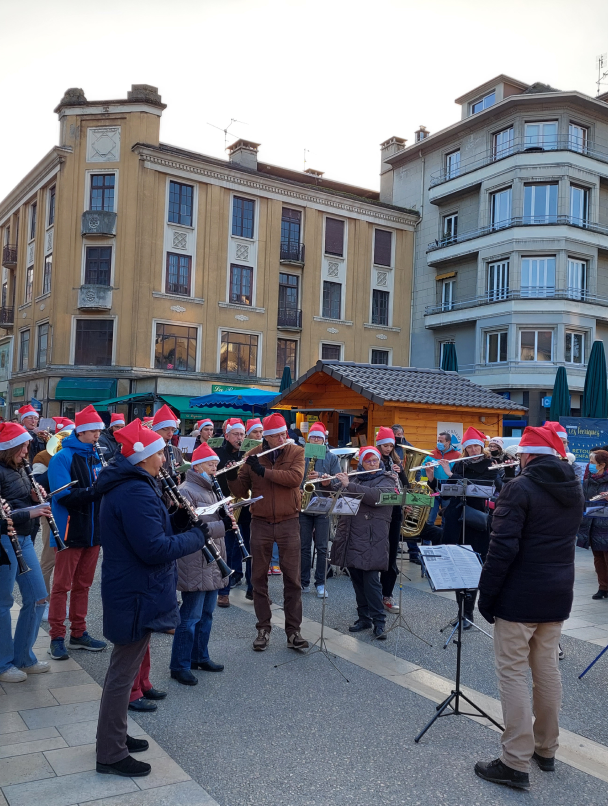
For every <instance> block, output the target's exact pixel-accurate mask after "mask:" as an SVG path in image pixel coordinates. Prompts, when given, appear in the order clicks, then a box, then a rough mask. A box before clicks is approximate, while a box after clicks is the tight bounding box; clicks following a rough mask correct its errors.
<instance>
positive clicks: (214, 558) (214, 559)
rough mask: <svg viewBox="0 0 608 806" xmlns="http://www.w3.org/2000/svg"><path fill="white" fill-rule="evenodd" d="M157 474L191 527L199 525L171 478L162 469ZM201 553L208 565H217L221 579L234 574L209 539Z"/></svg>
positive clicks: (194, 510)
mask: <svg viewBox="0 0 608 806" xmlns="http://www.w3.org/2000/svg"><path fill="white" fill-rule="evenodd" d="M158 472H159V475H160V477H161V479H163V478H164V480H165V481H166V483H167V485H168V486H169V488H170V490H171V492H172V494H173V497H175V499H176V500H177V502H178V506H183V508H184V509H185V510H186V512H187V513H188V515H189V516H190V520H191V522H192V525H193V526H198V525H200V519H199V516H198V515H197V514H196V509H195V508H194V507H193V506H192V504H191V503H190V501H188V499H187V498H186V496H185V495H183V493H182V492H181V490H180V489H179V488H178V486H177V484H176V483H175V482H174V481H173V479H172V478H171V476H170V475H169V474H168V473H167V471H166V470H164V469H163V468H162V467H161V468H160V470H159V471H158ZM202 552H203V556H204V557H205V559H206V560H207V562H208V563H210V564H211V563H217V567H218V568H219V569H220V572H221V574H222V577H229V576H231V575H232V574H234V571H233V570H232V568H230V567H229V566H228V565H227V564H226V563H225V562H224V559H223V557H222V555H221V554H220V552H219V549H218V547H217V546H216V545H215V543H214V542H213V540H212V539H211V538H210V537H209V538H207V540H206V542H205V545H204V546H203V548H202Z"/></svg>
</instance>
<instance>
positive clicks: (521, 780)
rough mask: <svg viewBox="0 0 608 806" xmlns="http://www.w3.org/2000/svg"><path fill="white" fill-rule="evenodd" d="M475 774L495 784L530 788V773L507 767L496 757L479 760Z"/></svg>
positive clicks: (515, 787)
mask: <svg viewBox="0 0 608 806" xmlns="http://www.w3.org/2000/svg"><path fill="white" fill-rule="evenodd" d="M475 775H478V776H479V777H480V778H483V780H484V781H491V782H492V783H493V784H503V786H512V787H513V788H514V789H530V776H529V775H528V773H527V772H519V770H513V769H511V767H507V765H506V764H503V763H502V761H501V760H500V759H499V758H495V759H494V761H478V762H477V764H476V765H475Z"/></svg>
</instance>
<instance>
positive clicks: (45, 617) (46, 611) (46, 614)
mask: <svg viewBox="0 0 608 806" xmlns="http://www.w3.org/2000/svg"><path fill="white" fill-rule="evenodd" d="M42 620H43V621H48V620H49V603H48V602H47V603H46V605H45V606H44V613H43V614H42Z"/></svg>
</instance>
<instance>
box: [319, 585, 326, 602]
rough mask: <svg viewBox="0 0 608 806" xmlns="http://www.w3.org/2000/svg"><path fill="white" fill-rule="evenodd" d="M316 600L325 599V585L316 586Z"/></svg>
mask: <svg viewBox="0 0 608 806" xmlns="http://www.w3.org/2000/svg"><path fill="white" fill-rule="evenodd" d="M317 599H327V591H326V590H325V585H317Z"/></svg>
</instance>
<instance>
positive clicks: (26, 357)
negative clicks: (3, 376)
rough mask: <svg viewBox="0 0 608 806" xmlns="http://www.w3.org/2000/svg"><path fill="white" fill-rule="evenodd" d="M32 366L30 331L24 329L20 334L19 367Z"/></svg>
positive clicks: (27, 367) (26, 367)
mask: <svg viewBox="0 0 608 806" xmlns="http://www.w3.org/2000/svg"><path fill="white" fill-rule="evenodd" d="M29 366H30V331H29V330H22V331H21V333H20V335H19V369H29Z"/></svg>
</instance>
